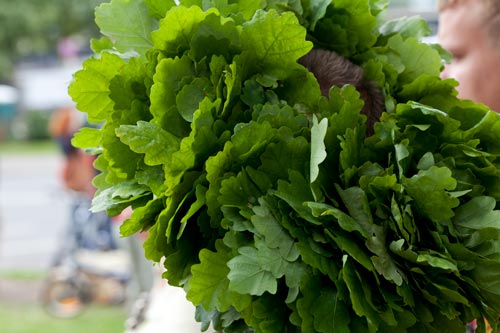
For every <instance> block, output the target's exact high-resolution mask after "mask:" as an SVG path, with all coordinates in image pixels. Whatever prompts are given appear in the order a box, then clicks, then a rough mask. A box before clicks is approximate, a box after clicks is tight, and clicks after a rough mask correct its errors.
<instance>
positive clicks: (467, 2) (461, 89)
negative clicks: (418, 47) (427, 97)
mask: <svg viewBox="0 0 500 333" xmlns="http://www.w3.org/2000/svg"><path fill="white" fill-rule="evenodd" d="M438 5H439V11H440V13H439V28H438V35H439V41H440V43H441V45H442V46H443V47H444V48H445V49H447V50H448V51H449V52H450V53H451V54H452V56H453V59H452V61H451V63H450V64H447V65H446V66H445V69H444V71H443V73H442V77H443V78H454V79H456V80H457V81H458V82H459V86H458V88H457V89H458V96H459V97H460V98H465V99H471V100H473V101H475V102H479V103H483V104H485V105H487V106H489V107H490V108H491V109H493V110H494V111H496V112H500V1H499V0H438Z"/></svg>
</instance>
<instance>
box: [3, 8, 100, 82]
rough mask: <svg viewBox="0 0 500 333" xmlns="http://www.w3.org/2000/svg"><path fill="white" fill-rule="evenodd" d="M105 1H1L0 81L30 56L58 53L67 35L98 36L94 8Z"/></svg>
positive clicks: (83, 37) (85, 38) (8, 76)
mask: <svg viewBox="0 0 500 333" xmlns="http://www.w3.org/2000/svg"><path fill="white" fill-rule="evenodd" d="M102 2H104V0H86V1H81V0H45V1H40V0H22V1H12V0H0V8H2V10H1V11H0V27H1V29H0V81H9V79H10V78H11V75H12V72H13V68H14V65H15V64H16V63H17V62H18V61H20V60H21V59H24V58H26V57H29V56H46V55H56V54H57V44H58V43H59V42H60V41H61V40H62V39H64V38H65V37H69V36H75V35H80V36H81V37H82V39H83V40H86V41H88V40H89V39H90V38H91V37H94V36H97V34H98V29H97V27H96V25H95V23H94V8H95V7H96V6H97V5H99V4H100V3H102Z"/></svg>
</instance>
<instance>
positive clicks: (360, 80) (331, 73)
mask: <svg viewBox="0 0 500 333" xmlns="http://www.w3.org/2000/svg"><path fill="white" fill-rule="evenodd" d="M299 63H301V64H302V65H303V66H304V67H306V68H307V69H308V70H309V71H310V72H311V73H312V74H313V75H314V76H315V77H316V80H318V83H319V86H320V89H321V93H322V94H323V95H324V96H325V97H329V94H330V89H331V88H332V87H333V86H336V87H343V86H344V85H346V84H350V85H353V86H354V87H355V88H356V89H357V90H358V92H359V93H360V97H361V99H363V101H364V106H363V109H362V110H361V112H362V113H363V114H365V115H366V116H367V134H369V135H371V134H373V125H374V124H375V122H377V121H378V120H379V118H380V116H381V115H382V112H383V111H384V95H383V93H382V90H381V89H380V88H378V87H377V85H376V84H375V82H372V81H369V80H367V79H366V78H365V75H364V72H363V69H362V68H361V67H359V66H358V65H355V64H353V63H352V62H350V61H349V60H348V59H346V58H344V57H342V56H340V55H338V54H337V53H335V52H334V51H330V50H323V49H313V50H311V51H310V52H309V53H308V54H306V55H305V56H303V57H302V58H300V59H299Z"/></svg>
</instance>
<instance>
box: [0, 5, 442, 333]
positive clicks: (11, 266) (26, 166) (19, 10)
mask: <svg viewBox="0 0 500 333" xmlns="http://www.w3.org/2000/svg"><path fill="white" fill-rule="evenodd" d="M102 2H105V1H102V0H86V1H81V0H44V1H40V0H23V1H11V0H0V8H2V11H0V28H1V29H0V332H27V333H28V332H37V333H45V332H51V333H59V332H61V333H62V332H64V333H67V332H73V333H75V332H76V333H78V332H93V333H113V332H123V330H124V321H125V319H126V315H127V309H126V306H124V304H123V303H122V302H106V301H104V302H100V303H99V302H96V303H97V304H95V305H92V306H91V307H90V308H89V309H87V310H86V311H85V312H83V313H82V314H81V315H79V316H76V317H74V318H64V319H62V318H57V316H53V315H50V314H49V313H47V311H45V310H43V309H42V307H41V306H40V305H41V304H40V303H41V293H42V289H43V286H44V283H46V281H47V279H48V277H49V275H50V274H51V270H50V269H51V265H53V261H54V257H55V256H56V254H57V252H58V251H59V249H60V248H61V244H62V243H64V241H65V237H67V236H66V235H67V234H65V232H67V227H68V225H69V223H70V221H69V219H70V215H71V213H72V209H73V208H72V207H73V203H74V202H73V198H72V196H71V195H70V194H69V193H68V190H67V188H66V187H65V186H64V184H63V182H62V180H61V173H62V172H63V170H62V168H63V165H64V162H65V159H66V156H65V155H64V154H63V152H62V151H61V149H60V146H58V145H57V143H56V140H54V138H53V137H51V135H50V133H49V130H48V128H49V126H48V125H49V121H50V119H51V117H53V115H54V113H55V112H57V110H60V109H61V108H67V107H70V108H71V107H73V105H72V102H71V99H70V98H69V96H68V94H67V88H68V85H69V83H70V82H71V79H72V74H73V73H74V72H75V71H77V70H78V69H80V67H81V63H82V61H83V60H84V59H85V58H86V57H88V56H89V55H90V49H89V41H90V39H91V38H94V37H99V36H98V29H97V27H96V26H95V24H94V8H95V7H96V6H97V5H99V4H100V3H102ZM387 15H388V18H395V17H401V16H412V15H421V16H422V17H424V18H425V19H426V20H427V21H428V22H429V24H430V26H431V27H432V28H433V31H436V28H437V12H436V1H435V0H392V1H391V5H390V9H389V11H388V14H387ZM70 305H71V306H73V307H74V306H75V304H73V303H72V304H70Z"/></svg>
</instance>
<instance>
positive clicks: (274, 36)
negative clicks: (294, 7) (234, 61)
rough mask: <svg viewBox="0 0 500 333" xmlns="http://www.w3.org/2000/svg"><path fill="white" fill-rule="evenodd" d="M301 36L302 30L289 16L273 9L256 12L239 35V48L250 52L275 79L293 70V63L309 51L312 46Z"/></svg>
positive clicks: (288, 13)
mask: <svg viewBox="0 0 500 333" xmlns="http://www.w3.org/2000/svg"><path fill="white" fill-rule="evenodd" d="M305 37H306V30H305V29H304V28H303V27H302V26H301V25H300V24H299V22H298V21H297V17H296V16H295V15H294V14H293V13H291V12H286V13H283V14H281V15H280V14H278V13H277V12H276V11H274V10H271V11H269V12H265V11H262V10H259V11H257V12H256V13H255V15H254V17H253V19H252V20H251V21H249V22H245V23H244V24H243V29H242V32H241V41H242V48H243V49H245V50H247V51H248V52H251V53H253V54H254V55H255V58H254V59H255V61H256V62H257V63H258V64H259V66H262V67H263V68H265V72H267V73H269V74H270V75H274V76H276V77H277V78H283V77H284V76H285V73H286V72H287V71H288V70H289V69H290V68H294V67H297V66H298V64H297V60H298V59H299V58H300V57H301V56H303V55H305V54H306V53H307V52H309V50H311V48H312V43H311V42H309V41H306V38H305Z"/></svg>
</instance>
